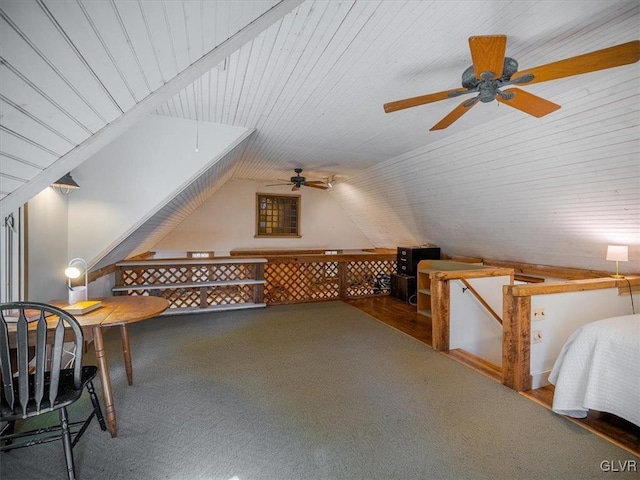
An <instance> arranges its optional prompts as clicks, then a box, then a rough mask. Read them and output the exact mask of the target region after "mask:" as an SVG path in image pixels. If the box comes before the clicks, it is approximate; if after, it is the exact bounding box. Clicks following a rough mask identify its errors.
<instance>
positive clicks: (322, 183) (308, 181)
mask: <svg viewBox="0 0 640 480" xmlns="http://www.w3.org/2000/svg"><path fill="white" fill-rule="evenodd" d="M305 183H315V184H316V185H324V182H323V181H322V180H307V181H306V182H305Z"/></svg>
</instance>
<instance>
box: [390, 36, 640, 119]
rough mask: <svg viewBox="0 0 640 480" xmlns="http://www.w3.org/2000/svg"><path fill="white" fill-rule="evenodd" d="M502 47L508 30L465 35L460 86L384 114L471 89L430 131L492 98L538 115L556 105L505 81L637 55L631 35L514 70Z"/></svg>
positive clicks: (602, 65) (552, 75) (536, 79)
mask: <svg viewBox="0 0 640 480" xmlns="http://www.w3.org/2000/svg"><path fill="white" fill-rule="evenodd" d="M506 47H507V37H506V35H484V36H477V37H469V48H470V50H471V60H472V62H473V65H471V66H470V67H469V68H467V69H466V70H465V71H464V73H463V74H462V88H455V89H453V90H446V91H444V92H437V93H431V94H428V95H421V96H419V97H412V98H406V99H404V100H397V101H395V102H389V103H385V104H384V111H385V112H386V113H390V112H395V111H397V110H403V109H405V108H411V107H417V106H419V105H425V104H427V103H433V102H437V101H439V100H446V99H448V98H453V97H457V96H459V95H465V94H469V93H474V92H475V93H477V94H478V95H477V96H476V97H474V98H471V99H469V100H465V101H464V102H462V103H461V104H460V105H458V106H457V107H456V108H455V109H453V111H452V112H451V113H449V114H448V115H447V116H446V117H444V118H443V119H442V120H440V121H439V122H438V123H437V124H436V125H434V126H433V127H432V128H431V129H430V130H442V129H445V128H447V127H448V126H449V125H451V124H452V123H453V122H455V121H456V120H458V119H459V118H460V117H461V116H462V115H464V114H465V113H466V112H468V111H469V110H470V109H471V107H473V106H474V105H475V104H476V103H478V102H485V103H487V102H491V101H493V100H497V101H498V102H500V103H504V104H505V105H509V106H511V107H513V108H517V109H518V110H521V111H523V112H525V113H528V114H529V115H533V116H534V117H542V116H544V115H547V114H549V113H551V112H553V111H555V110H557V109H559V108H560V105H556V104H555V103H553V102H550V101H548V100H545V99H544V98H541V97H538V96H536V95H533V94H532V93H529V92H525V91H524V90H521V89H519V88H515V87H514V88H508V89H506V90H502V88H503V87H506V86H507V85H532V84H534V83H540V82H546V81H548V80H556V79H558V78H564V77H571V76H573V75H580V74H583V73H588V72H595V71H598V70H605V69H607V68H613V67H619V66H621V65H628V64H631V63H635V62H637V61H638V60H639V59H640V41H639V40H634V41H632V42H628V43H623V44H621V45H616V46H614V47H609V48H605V49H603V50H596V51H595V52H591V53H585V54H584V55H578V56H576V57H570V58H567V59H565V60H559V61H557V62H553V63H547V64H546V65H540V66H538V67H534V68H530V69H528V70H521V71H518V62H517V61H516V60H514V59H513V58H510V57H506V56H505V51H506Z"/></svg>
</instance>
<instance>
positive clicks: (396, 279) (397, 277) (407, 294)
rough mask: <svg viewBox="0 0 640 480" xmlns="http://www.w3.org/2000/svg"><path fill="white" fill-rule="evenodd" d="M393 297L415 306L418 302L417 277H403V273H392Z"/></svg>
mask: <svg viewBox="0 0 640 480" xmlns="http://www.w3.org/2000/svg"><path fill="white" fill-rule="evenodd" d="M391 296H392V297H395V298H398V299H400V300H402V301H403V302H406V303H411V304H415V303H416V302H417V298H416V277H411V276H409V275H403V274H401V273H392V274H391Z"/></svg>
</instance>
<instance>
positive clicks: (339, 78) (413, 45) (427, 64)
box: [0, 0, 640, 269]
mask: <svg viewBox="0 0 640 480" xmlns="http://www.w3.org/2000/svg"><path fill="white" fill-rule="evenodd" d="M278 5H280V4H279V2H275V1H248V0H247V1H243V2H236V1H228V2H223V1H207V0H200V1H195V0H194V1H187V0H184V1H147V0H138V1H123V0H101V1H86V0H77V1H75V2H71V1H64V2H62V1H50V0H46V1H45V0H36V1H15V0H2V1H1V2H0V21H1V22H2V23H1V24H0V40H1V48H2V51H1V55H2V59H1V65H0V82H1V83H0V94H1V95H0V114H1V118H0V155H1V157H0V159H1V160H2V165H1V168H0V180H1V186H0V198H2V197H5V196H8V197H7V198H11V196H12V195H9V194H12V192H13V195H15V193H16V192H20V189H21V188H23V187H24V186H25V185H27V184H28V183H29V182H34V181H37V179H38V178H39V176H42V175H43V174H44V173H46V172H47V171H50V170H51V169H52V167H53V166H55V164H56V162H59V161H61V159H62V160H64V157H65V155H68V154H69V152H72V151H73V149H74V148H78V147H77V146H78V145H80V146H82V144H83V142H85V143H86V142H87V141H88V139H91V137H98V136H100V135H101V134H102V132H103V130H104V129H105V127H106V126H108V125H109V124H110V122H114V121H115V120H116V119H118V118H119V117H123V116H126V115H127V114H128V112H130V111H131V110H132V109H133V108H134V107H135V106H136V105H138V104H140V103H141V102H143V101H144V100H145V99H146V100H149V99H151V100H152V101H151V102H149V103H150V104H152V103H153V100H154V92H156V93H157V92H158V90H159V89H160V88H161V87H162V86H163V85H167V84H169V83H171V82H172V81H174V80H175V79H176V78H178V77H179V74H180V72H184V71H186V70H187V69H189V66H190V65H193V64H194V62H197V61H198V59H200V58H201V57H202V56H203V55H205V54H206V53H207V52H210V51H211V50H215V48H216V47H217V46H219V45H221V44H222V43H223V42H224V41H225V40H226V39H228V38H231V37H233V36H234V35H237V34H238V33H241V32H242V31H243V30H244V29H246V28H247V26H248V25H250V24H251V22H252V21H254V20H256V19H258V18H259V17H260V15H262V14H263V13H264V12H267V11H269V10H270V9H271V8H272V7H274V6H278ZM294 6H295V5H292V6H291V9H292V11H291V13H287V14H285V13H283V14H282V16H281V18H280V19H278V20H277V21H275V22H274V23H273V25H271V26H270V27H268V28H266V29H264V30H262V31H261V32H259V33H257V34H256V35H253V36H251V37H250V38H247V41H246V42H244V43H243V44H242V46H241V47H240V48H238V49H236V50H235V51H234V52H233V53H231V54H230V55H229V56H227V57H226V58H224V59H222V60H221V61H220V62H219V64H218V65H216V66H215V67H214V68H211V69H208V70H207V71H205V72H203V74H202V75H198V76H197V78H196V77H194V81H193V82H191V83H190V84H188V85H186V87H184V88H181V89H180V90H176V91H175V92H174V94H173V96H170V95H167V96H166V101H165V99H161V98H160V97H156V98H157V101H156V102H155V103H156V104H155V106H154V108H155V113H156V114H158V115H167V116H173V117H179V118H188V119H192V120H196V121H203V122H215V123H225V124H233V125H238V126H244V127H249V128H255V129H256V132H255V134H254V135H252V136H251V137H250V138H249V139H248V140H247V142H246V144H245V148H244V150H243V151H242V152H241V153H240V154H236V155H235V156H234V159H235V161H234V165H233V170H232V174H231V175H230V174H229V170H228V169H226V168H225V175H224V179H225V180H226V179H227V178H231V176H232V177H234V178H245V179H252V180H256V181H262V182H265V183H268V182H270V181H273V180H275V179H277V178H287V177H288V176H290V175H291V174H292V170H293V168H294V167H297V166H300V167H304V168H305V173H306V174H307V175H308V176H311V177H320V178H323V177H327V176H330V175H336V176H337V177H338V178H339V179H341V180H342V183H341V185H339V188H335V189H334V190H333V191H331V192H330V194H331V195H334V198H335V199H336V200H337V201H339V202H340V203H341V204H342V205H343V206H344V208H345V211H347V212H349V213H350V214H351V215H352V217H353V219H354V221H356V223H358V225H359V226H360V227H361V228H362V229H363V231H364V232H365V233H366V234H367V235H368V236H369V238H370V239H371V240H372V241H373V243H374V244H376V245H379V246H392V245H396V244H399V243H408V242H410V243H419V242H427V241H430V242H434V243H438V244H440V245H441V246H443V248H444V249H445V250H446V251H447V253H450V254H476V255H481V256H490V257H493V258H510V259H514V260H516V259H519V260H528V261H532V262H538V263H550V264H554V263H555V264H560V265H568V266H571V265H574V266H582V267H593V268H604V267H606V264H604V263H603V262H602V261H601V260H600V259H601V257H602V255H601V252H600V250H599V249H600V248H601V246H602V244H603V243H606V242H614V241H618V242H625V243H627V244H630V245H631V246H632V258H633V259H637V258H638V256H637V255H638V248H640V246H639V245H638V244H639V243H640V240H638V239H637V238H640V192H639V190H640V186H639V184H640V160H639V159H640V152H639V150H640V148H639V143H640V142H639V130H640V129H639V125H640V121H639V113H638V112H639V107H638V106H639V104H640V101H639V99H640V92H639V86H638V84H639V83H640V82H638V78H639V76H640V75H639V66H638V64H635V65H630V66H626V67H619V68H616V69H612V70H608V71H605V72H596V73H592V74H587V75H581V76H579V77H573V78H568V79H563V80H556V81H553V82H547V83H543V84H537V85H533V86H531V87H526V89H527V90H528V91H530V92H531V93H535V94H536V95H539V96H542V97H544V98H546V99H548V100H551V101H553V102H555V103H558V104H560V105H562V108H561V109H560V110H559V111H557V112H554V113H553V114H551V115H549V116H547V117H544V118H542V119H535V118H533V117H529V116H527V115H525V114H523V113H522V112H519V111H516V110H514V109H510V108H509V107H507V106H504V105H499V104H497V102H492V103H489V104H480V105H478V106H476V107H474V109H473V110H472V111H470V112H469V113H468V114H466V115H465V116H464V117H463V118H461V119H460V120H459V121H457V122H456V123H454V124H453V125H452V126H451V127H449V128H448V129H446V130H443V131H440V132H429V131H428V129H429V128H430V127H431V126H433V125H434V124H435V123H437V122H438V121H439V120H440V119H442V118H443V117H444V116H445V115H446V114H447V113H449V112H450V111H451V110H452V109H453V108H454V107H455V106H456V105H457V104H458V103H459V101H457V100H446V101H442V102H438V103H434V104H431V105H428V106H424V107H419V108H412V109H409V110H405V111H402V112H395V113H393V114H385V113H384V112H383V110H382V104H383V103H385V102H388V101H392V100H397V99H401V98H407V97H411V96H416V95H422V94H425V93H432V92H437V91H442V90H447V89H451V88H457V87H459V86H460V75H461V74H462V71H463V70H464V69H465V68H467V66H469V65H470V55H469V48H468V43H467V38H468V37H469V36H472V35H485V34H506V35H507V36H508V44H507V55H508V56H510V57H513V58H515V59H516V60H517V61H518V62H519V64H520V67H521V69H524V68H528V67H533V66H537V65H541V64H545V63H549V62H552V61H555V60H559V59H563V58H567V57H571V56H574V55H579V54H582V53H587V52H590V51H594V50H598V49H601V48H605V47H609V46H612V45H616V44H620V43H624V42H627V41H631V40H636V39H637V36H638V29H637V25H638V24H639V20H640V5H639V4H638V2H637V1H635V0H619V1H585V2H576V1H558V2H548V1H520V0H518V1H496V0H491V1H482V0H479V1H474V2H469V1H455V0H451V1H412V0H410V1H391V0H383V1H330V2H328V1H305V2H303V3H301V4H300V6H299V7H297V8H295V9H293V7H294ZM221 178H222V177H221ZM209 185H210V184H209ZM208 188H209V190H211V189H210V187H208ZM209 190H208V191H209ZM214 190H215V189H214ZM211 191H213V190H211ZM2 201H4V200H0V202H2ZM172 205H173V206H172V208H173V209H174V210H175V209H177V210H179V209H180V208H181V207H180V205H179V204H178V205H176V204H175V202H173V204H172ZM185 208H186V206H185ZM188 208H193V205H192V204H190V205H189V207H188ZM398 232H405V233H403V234H401V235H399V234H398ZM636 269H637V268H636Z"/></svg>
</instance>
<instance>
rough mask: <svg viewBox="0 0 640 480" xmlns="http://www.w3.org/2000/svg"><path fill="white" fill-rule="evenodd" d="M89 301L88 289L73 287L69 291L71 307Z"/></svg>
mask: <svg viewBox="0 0 640 480" xmlns="http://www.w3.org/2000/svg"><path fill="white" fill-rule="evenodd" d="M86 300H87V287H84V286H82V287H73V288H71V289H70V290H69V305H73V304H74V303H78V302H83V301H86Z"/></svg>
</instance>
